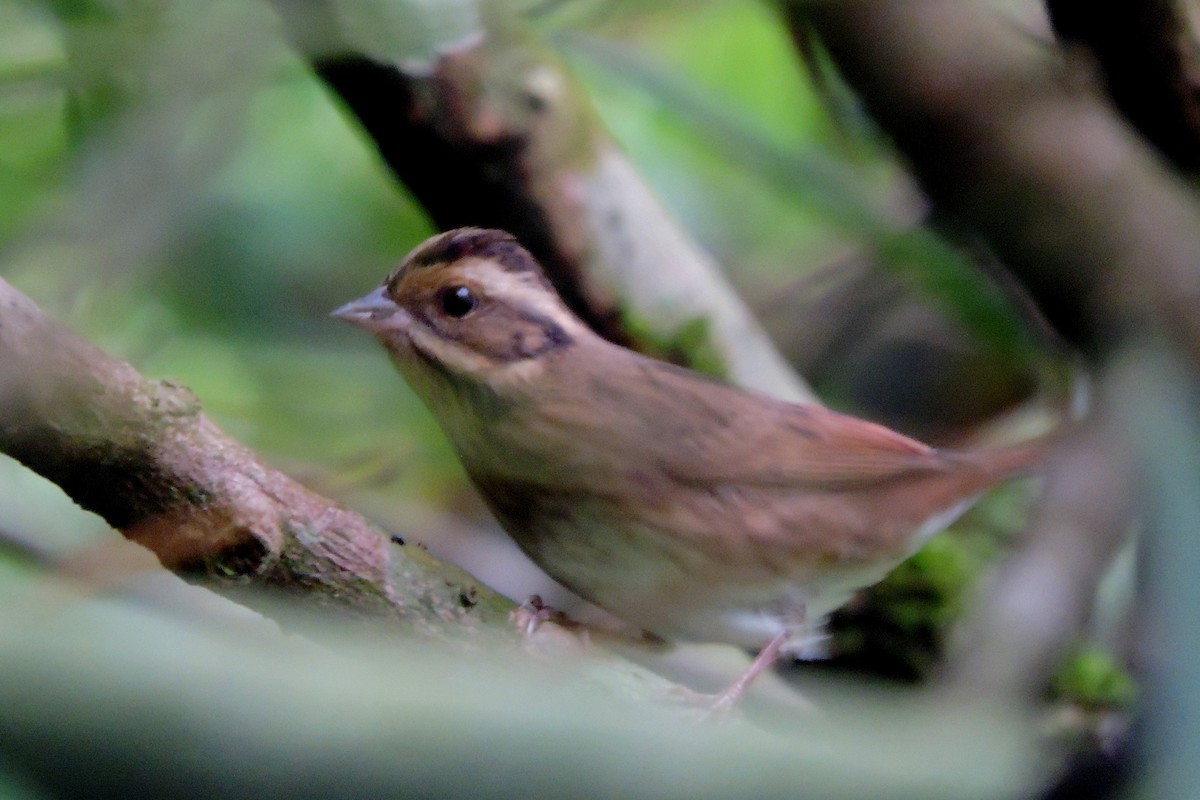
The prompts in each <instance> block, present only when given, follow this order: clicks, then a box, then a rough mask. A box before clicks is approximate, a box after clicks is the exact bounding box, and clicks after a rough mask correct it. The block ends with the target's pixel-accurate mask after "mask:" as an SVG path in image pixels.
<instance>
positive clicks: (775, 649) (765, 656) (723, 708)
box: [704, 631, 791, 719]
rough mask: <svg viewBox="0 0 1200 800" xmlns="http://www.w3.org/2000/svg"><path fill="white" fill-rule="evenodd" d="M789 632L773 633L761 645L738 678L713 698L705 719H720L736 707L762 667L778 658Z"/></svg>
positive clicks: (769, 665)
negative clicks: (767, 640) (773, 634)
mask: <svg viewBox="0 0 1200 800" xmlns="http://www.w3.org/2000/svg"><path fill="white" fill-rule="evenodd" d="M790 638H791V634H790V633H789V632H787V631H780V632H779V633H777V634H775V638H773V639H771V641H769V642H767V643H766V644H765V645H763V648H762V649H761V650H759V651H758V655H756V656H755V657H754V660H753V661H751V662H750V666H749V667H747V669H746V671H745V672H743V673H742V674H741V675H740V676H738V679H737V680H735V681H734V682H733V683H731V684H729V686H727V687H725V689H724V690H723V691H722V692H721V693H720V694H718V695H716V697H715V699H714V700H713V703H712V705H711V706H710V707H709V709H708V711H707V712H706V713H705V715H704V716H705V718H706V719H721V718H723V717H725V716H727V715H728V714H729V712H731V711H733V709H735V708H737V704H738V702H739V701H740V700H741V699H742V695H744V694H745V693H746V690H747V689H749V688H750V684H752V683H754V681H755V679H756V678H758V676H759V675H760V674H762V671H763V670H764V669H768V668H769V667H771V666H772V665H773V664H774V663H775V661H776V660H777V659H778V658H779V652H780V651H781V650H782V649H783V646H784V645H785V644H787V642H788V639H790Z"/></svg>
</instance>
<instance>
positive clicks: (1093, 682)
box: [1051, 648, 1137, 710]
mask: <svg viewBox="0 0 1200 800" xmlns="http://www.w3.org/2000/svg"><path fill="white" fill-rule="evenodd" d="M1051 691H1052V692H1053V696H1054V697H1055V699H1058V700H1063V701H1065V702H1068V703H1072V704H1074V705H1078V706H1081V707H1083V708H1088V709H1104V710H1112V709H1116V710H1129V709H1131V708H1132V707H1133V703H1134V700H1136V699H1137V685H1136V684H1135V683H1134V681H1133V679H1132V678H1131V677H1130V675H1129V673H1128V672H1127V671H1126V670H1125V668H1124V667H1122V666H1121V665H1120V664H1118V663H1117V662H1116V661H1114V660H1113V657H1112V656H1111V655H1110V654H1109V653H1106V652H1104V651H1101V650H1097V649H1095V648H1085V649H1082V650H1080V651H1079V652H1078V653H1075V654H1074V655H1073V656H1071V657H1070V658H1068V659H1067V660H1066V662H1065V663H1064V664H1063V666H1062V668H1061V669H1060V670H1059V672H1058V674H1057V675H1055V676H1054V683H1053V685H1052V686H1051Z"/></svg>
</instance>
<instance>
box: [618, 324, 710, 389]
mask: <svg viewBox="0 0 1200 800" xmlns="http://www.w3.org/2000/svg"><path fill="white" fill-rule="evenodd" d="M621 324H622V326H623V327H624V328H625V330H626V331H627V332H628V333H629V335H630V337H631V338H632V339H633V340H634V342H635V343H636V345H637V348H638V350H640V351H641V352H642V353H645V354H646V355H648V356H650V357H652V358H657V359H661V360H662V361H669V362H671V363H672V364H678V365H680V366H682V367H688V368H689V369H694V370H696V371H697V372H702V373H704V374H705V375H710V376H712V377H714V378H720V379H721V380H726V379H727V378H728V375H729V372H728V370H727V369H726V367H725V362H724V361H722V359H721V355H720V353H719V352H718V351H717V348H716V347H715V346H714V345H713V341H712V332H711V325H710V322H709V320H708V318H707V317H702V316H697V317H691V318H690V319H687V320H685V321H684V322H683V324H681V325H679V326H677V327H675V328H674V329H671V330H664V329H662V328H661V327H658V326H654V325H651V324H650V323H649V322H647V321H646V320H644V319H642V318H640V317H638V316H637V315H636V314H634V313H633V312H632V311H630V310H629V309H627V308H626V309H623V310H622V312H621Z"/></svg>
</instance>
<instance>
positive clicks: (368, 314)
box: [330, 286, 408, 333]
mask: <svg viewBox="0 0 1200 800" xmlns="http://www.w3.org/2000/svg"><path fill="white" fill-rule="evenodd" d="M330 316H331V317H336V318H337V319H342V320H345V321H346V322H350V323H353V324H354V325H358V326H359V327H361V328H366V329H367V330H369V331H371V332H372V333H382V332H384V331H390V330H400V329H403V328H405V327H406V325H407V317H408V315H407V314H405V313H404V311H403V309H401V308H400V306H398V305H396V304H395V303H394V302H393V301H392V298H391V297H389V296H388V292H387V286H380V287H379V288H377V289H375V291H373V292H371V293H370V294H365V295H363V296H362V297H360V298H358V299H357V300H351V301H350V302H349V303H346V305H344V306H342V307H341V308H338V309H337V310H336V311H334V312H333V313H331V314H330Z"/></svg>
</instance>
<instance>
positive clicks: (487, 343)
mask: <svg viewBox="0 0 1200 800" xmlns="http://www.w3.org/2000/svg"><path fill="white" fill-rule="evenodd" d="M458 334H459V338H458V341H460V342H461V343H463V344H465V345H467V346H468V347H471V348H472V349H474V350H475V351H477V352H479V353H482V354H484V355H486V356H487V357H488V358H490V359H492V360H494V361H501V362H511V361H521V360H523V359H527V358H537V357H538V356H541V355H545V354H546V353H549V352H551V351H552V350H558V349H559V348H562V347H567V346H569V345H570V344H571V342H572V340H571V337H570V336H569V335H568V334H567V333H566V331H564V330H563V329H562V326H560V325H559V324H558V323H557V322H555V321H554V320H552V319H550V318H549V317H546V316H543V315H542V314H539V313H537V312H535V311H532V310H530V309H525V308H520V307H512V306H501V307H496V308H492V309H487V310H486V311H485V312H484V313H481V314H479V315H478V316H475V317H472V318H469V319H467V320H464V321H463V325H462V326H461V330H460V331H458Z"/></svg>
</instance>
